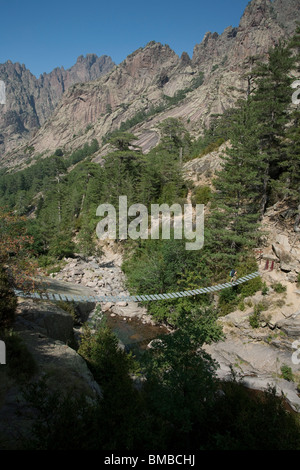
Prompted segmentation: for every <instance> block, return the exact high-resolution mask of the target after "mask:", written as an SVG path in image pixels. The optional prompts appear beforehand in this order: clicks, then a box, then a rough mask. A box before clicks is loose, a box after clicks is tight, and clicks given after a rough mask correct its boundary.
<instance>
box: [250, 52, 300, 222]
mask: <svg viewBox="0 0 300 470" xmlns="http://www.w3.org/2000/svg"><path fill="white" fill-rule="evenodd" d="M292 66H293V58H292V55H291V50H290V48H289V47H287V46H286V45H284V44H279V45H278V46H277V47H275V48H274V49H271V50H270V51H269V60H268V62H267V63H260V64H259V65H258V66H257V67H256V69H255V70H254V77H255V78H254V82H255V86H256V88H255V90H254V94H253V95H252V97H251V100H253V102H254V104H255V112H256V121H257V131H258V138H259V145H260V153H259V158H258V165H259V167H260V168H261V171H262V174H261V179H262V184H263V187H262V194H261V208H260V210H261V215H263V214H264V212H265V209H266V206H267V203H268V200H269V198H270V195H271V188H272V181H273V180H276V179H277V178H278V175H279V174H280V171H281V170H280V166H281V162H282V160H283V151H282V142H283V139H284V136H285V129H286V125H287V124H288V122H289V113H288V106H289V104H290V100H291V94H290V90H291V88H290V85H291V82H292V79H291V78H290V72H291V69H292Z"/></svg>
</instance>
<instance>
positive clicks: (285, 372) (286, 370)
mask: <svg viewBox="0 0 300 470" xmlns="http://www.w3.org/2000/svg"><path fill="white" fill-rule="evenodd" d="M280 370H281V374H282V378H283V379H284V380H288V381H289V382H293V381H294V376H293V372H292V369H291V368H290V367H289V366H287V365H286V364H283V365H282V366H281V368H280Z"/></svg>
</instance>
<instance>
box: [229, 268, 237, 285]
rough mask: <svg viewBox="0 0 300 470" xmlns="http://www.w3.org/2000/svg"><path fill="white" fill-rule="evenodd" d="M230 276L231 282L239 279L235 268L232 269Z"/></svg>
mask: <svg viewBox="0 0 300 470" xmlns="http://www.w3.org/2000/svg"><path fill="white" fill-rule="evenodd" d="M230 277H231V281H230V282H234V281H236V279H237V271H236V270H235V269H232V270H231V271H230Z"/></svg>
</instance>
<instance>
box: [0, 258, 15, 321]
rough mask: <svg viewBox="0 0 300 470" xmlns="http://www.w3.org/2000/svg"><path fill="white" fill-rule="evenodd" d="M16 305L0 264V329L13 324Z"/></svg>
mask: <svg viewBox="0 0 300 470" xmlns="http://www.w3.org/2000/svg"><path fill="white" fill-rule="evenodd" d="M16 307H17V298H16V296H15V294H14V291H13V289H12V287H11V285H10V283H9V281H8V278H7V275H6V273H5V271H4V269H3V268H1V266H0V329H5V328H9V327H10V326H11V325H12V324H13V322H14V319H15V313H16Z"/></svg>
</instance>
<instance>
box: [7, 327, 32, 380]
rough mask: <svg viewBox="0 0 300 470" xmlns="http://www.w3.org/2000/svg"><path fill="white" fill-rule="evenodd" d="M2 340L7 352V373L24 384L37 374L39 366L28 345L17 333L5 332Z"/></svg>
mask: <svg viewBox="0 0 300 470" xmlns="http://www.w3.org/2000/svg"><path fill="white" fill-rule="evenodd" d="M2 338H3V340H4V342H5V345H6V351H7V360H6V362H7V373H8V375H9V376H10V377H12V378H14V379H15V380H16V381H17V382H24V381H27V380H28V379H29V378H31V377H32V376H33V375H34V374H35V373H36V372H37V364H36V362H35V360H34V358H33V356H32V355H31V353H30V352H29V350H28V349H27V346H26V344H25V343H24V342H23V340H22V338H21V337H20V336H19V335H18V334H17V333H16V332H5V333H4V334H2Z"/></svg>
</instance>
